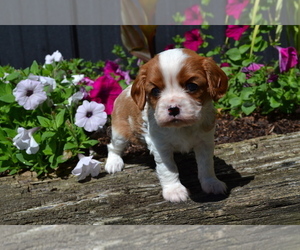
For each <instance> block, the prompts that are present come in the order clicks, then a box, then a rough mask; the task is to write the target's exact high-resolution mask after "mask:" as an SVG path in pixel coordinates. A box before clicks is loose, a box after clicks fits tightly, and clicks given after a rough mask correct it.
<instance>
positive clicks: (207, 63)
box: [203, 58, 228, 101]
mask: <svg viewBox="0 0 300 250" xmlns="http://www.w3.org/2000/svg"><path fill="white" fill-rule="evenodd" d="M203 68H204V70H205V74H206V78H207V82H208V90H209V93H210V95H211V97H212V99H213V100H214V101H217V100H219V99H220V98H221V97H222V96H223V95H224V94H225V93H226V90H227V87H228V77H227V76H226V74H225V73H224V71H223V70H222V69H220V68H219V67H218V65H217V64H216V63H215V62H214V61H213V59H211V58H205V59H204V62H203Z"/></svg>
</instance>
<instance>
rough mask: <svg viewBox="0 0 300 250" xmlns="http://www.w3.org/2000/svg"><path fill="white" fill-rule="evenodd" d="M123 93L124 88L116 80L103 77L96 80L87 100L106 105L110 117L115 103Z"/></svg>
mask: <svg viewBox="0 0 300 250" xmlns="http://www.w3.org/2000/svg"><path fill="white" fill-rule="evenodd" d="M121 92H122V88H121V86H120V84H119V83H118V82H117V81H116V80H115V79H114V78H112V77H108V76H107V75H103V76H100V77H98V78H97V79H96V80H95V82H94V84H93V89H92V90H91V91H90V92H89V97H88V98H87V99H88V100H90V101H95V102H97V103H102V104H104V106H105V111H106V113H107V114H108V115H110V114H111V113H112V110H113V105H114V101H115V99H116V98H117V97H118V96H119V94H120V93H121Z"/></svg>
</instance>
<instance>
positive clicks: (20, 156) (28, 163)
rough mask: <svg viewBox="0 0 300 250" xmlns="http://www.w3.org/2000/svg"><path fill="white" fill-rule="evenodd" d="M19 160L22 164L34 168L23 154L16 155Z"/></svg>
mask: <svg viewBox="0 0 300 250" xmlns="http://www.w3.org/2000/svg"><path fill="white" fill-rule="evenodd" d="M16 157H17V159H18V160H19V161H20V162H22V163H23V164H24V165H26V166H33V164H32V163H31V162H29V161H27V160H25V158H24V156H23V154H16Z"/></svg>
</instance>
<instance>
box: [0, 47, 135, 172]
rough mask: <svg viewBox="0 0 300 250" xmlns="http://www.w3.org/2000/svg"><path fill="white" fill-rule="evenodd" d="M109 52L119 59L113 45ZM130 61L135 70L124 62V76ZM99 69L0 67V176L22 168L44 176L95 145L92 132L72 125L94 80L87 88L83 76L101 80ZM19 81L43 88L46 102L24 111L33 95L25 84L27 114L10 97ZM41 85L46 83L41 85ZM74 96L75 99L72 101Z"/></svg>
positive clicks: (69, 63)
mask: <svg viewBox="0 0 300 250" xmlns="http://www.w3.org/2000/svg"><path fill="white" fill-rule="evenodd" d="M114 50H115V52H116V53H119V54H124V51H122V49H120V47H118V46H115V48H114ZM124 59H125V58H124ZM134 61H135V68H137V65H136V59H135V58H130V60H128V62H129V63H128V62H126V65H124V68H127V70H128V72H129V71H131V69H133V68H134V67H133V66H132V65H133V63H134ZM112 63H113V62H111V64H112ZM119 63H120V64H121V62H119ZM105 65H106V64H105V63H104V62H103V61H99V62H96V63H92V62H88V61H84V60H83V59H71V60H60V61H56V62H53V63H51V64H44V65H39V64H38V63H37V62H36V61H34V62H33V63H32V65H31V66H30V67H28V68H26V69H18V70H17V69H14V68H13V67H11V66H3V67H0V124H1V127H0V173H1V172H7V173H9V174H15V173H18V172H20V171H24V170H27V169H28V170H31V171H34V172H36V173H37V174H38V175H42V174H46V173H49V172H51V171H53V170H55V169H57V168H58V166H59V165H60V164H62V163H64V162H66V161H74V159H75V158H77V155H78V154H80V153H84V152H86V151H88V150H89V148H90V147H91V146H93V145H96V144H97V143H98V141H97V140H93V139H91V137H90V136H91V134H92V133H88V132H86V131H85V130H84V128H83V127H79V126H76V125H75V121H76V120H75V115H76V112H77V111H78V110H79V109H78V108H79V107H80V105H81V104H82V102H83V101H84V100H85V102H88V101H87V100H89V92H90V91H91V89H93V83H94V81H92V84H91V85H90V86H88V84H86V82H85V79H86V78H84V77H87V76H88V77H89V79H98V78H100V77H104V76H105V74H104V73H103V69H104V68H105ZM110 66H111V65H110ZM120 67H121V66H120ZM122 67H123V65H122ZM118 72H120V69H119V71H118ZM109 74H110V75H109V76H105V77H118V79H119V80H120V81H122V80H121V78H120V77H119V76H118V75H114V74H113V72H112V71H109ZM32 79H34V80H32ZM24 80H26V84H27V83H30V82H35V83H36V84H43V86H44V87H43V89H42V92H43V93H45V94H46V96H47V99H46V100H45V101H44V100H42V101H41V102H42V103H41V104H40V105H38V107H37V108H35V107H34V106H30V102H29V98H31V97H33V95H32V92H34V91H35V90H31V89H30V87H29V85H28V89H26V88H25V91H27V92H25V97H26V98H27V102H28V103H27V104H29V106H28V107H27V109H25V106H24V107H23V106H22V105H20V104H19V103H18V102H17V99H16V97H15V96H14V94H15V91H14V90H15V89H17V86H18V84H19V83H20V82H24ZM44 81H48V82H46V84H45V82H44ZM49 82H51V83H54V86H53V85H51V84H48V83H49ZM26 84H25V87H26ZM78 94H79V96H80V97H79V98H77V97H76V95H78ZM108 94H109V92H108ZM26 95H27V96H26ZM84 96H85V97H84ZM95 105H96V104H95ZM95 105H94V106H95ZM99 105H100V104H99ZM81 106H82V105H81ZM87 117H89V116H87ZM105 117H106V114H104V115H102V122H103V119H104V118H105ZM96 118H97V117H96ZM87 119H88V118H87ZM99 126H101V123H100V122H99ZM21 128H22V129H21ZM23 128H24V129H23ZM85 128H86V127H85ZM21 130H22V131H23V133H21ZM24 131H25V132H24ZM28 132H29V133H28ZM33 145H35V147H36V148H35V149H34V147H33ZM33 149H34V150H33ZM36 149H37V150H36ZM25 150H26V151H25ZM36 151H37V152H36Z"/></svg>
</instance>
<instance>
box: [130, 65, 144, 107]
mask: <svg viewBox="0 0 300 250" xmlns="http://www.w3.org/2000/svg"><path fill="white" fill-rule="evenodd" d="M146 72H147V66H146V64H145V65H143V66H142V67H141V68H140V70H139V73H138V75H137V77H136V79H135V80H134V82H133V84H132V87H131V97H132V99H133V100H134V102H135V103H136V105H137V106H138V108H139V109H140V110H143V109H144V107H145V104H146V91H145V81H146Z"/></svg>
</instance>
